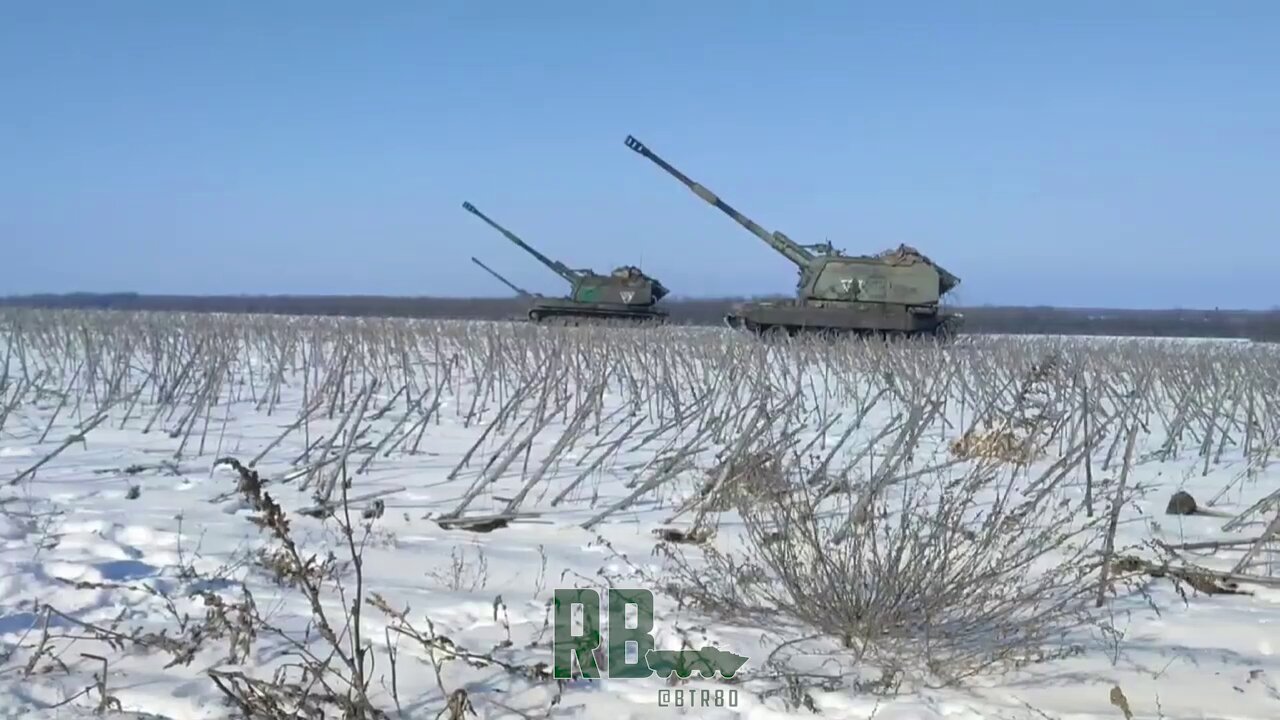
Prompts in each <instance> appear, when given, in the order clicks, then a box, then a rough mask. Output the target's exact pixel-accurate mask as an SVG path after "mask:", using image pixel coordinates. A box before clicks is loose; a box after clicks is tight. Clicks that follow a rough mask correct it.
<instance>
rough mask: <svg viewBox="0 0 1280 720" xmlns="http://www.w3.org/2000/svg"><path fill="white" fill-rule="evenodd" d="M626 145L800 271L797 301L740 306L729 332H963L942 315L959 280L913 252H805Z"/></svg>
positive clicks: (639, 147)
mask: <svg viewBox="0 0 1280 720" xmlns="http://www.w3.org/2000/svg"><path fill="white" fill-rule="evenodd" d="M626 144H627V147H628V148H630V149H631V150H633V151H635V152H637V153H639V154H640V155H643V156H645V157H646V158H648V159H649V160H651V161H652V162H653V163H654V164H655V165H657V166H658V167H660V168H662V169H663V170H666V171H667V172H668V173H670V174H671V175H672V176H674V177H675V178H676V179H677V180H679V181H680V182H681V183H683V184H684V185H685V186H686V187H688V188H689V189H690V190H692V191H693V194H695V195H697V196H698V197H700V198H702V199H703V200H705V201H706V202H707V203H709V204H711V205H713V206H715V207H716V208H717V209H719V210H720V211H721V212H723V213H724V214H726V215H728V216H729V217H731V218H733V219H734V220H736V221H737V222H738V224H739V225H742V226H743V227H745V228H746V229H747V230H749V231H750V232H751V233H752V234H753V235H755V236H756V237H758V238H760V239H761V240H763V241H765V243H767V244H768V245H769V247H771V248H773V249H774V250H776V251H777V252H778V253H779V254H781V255H782V256H783V257H785V258H786V259H788V260H790V261H791V262H792V264H794V265H795V266H796V268H797V269H798V270H799V274H800V277H799V280H798V282H797V283H796V297H795V299H794V300H788V301H783V302H747V303H742V304H739V305H737V306H735V307H734V308H733V310H731V311H730V312H729V314H728V315H726V316H725V322H726V324H728V325H729V326H730V327H734V328H743V329H746V330H751V331H754V332H757V333H761V334H763V333H766V332H771V331H782V332H786V333H788V334H794V333H796V332H799V331H845V332H852V333H858V334H882V335H894V336H935V337H945V336H949V335H950V334H952V333H953V332H955V331H956V330H957V329H958V326H959V320H960V316H959V315H957V314H952V313H947V312H944V311H943V310H942V308H941V304H940V301H941V299H942V296H943V295H945V294H946V293H948V292H950V291H951V290H952V289H953V288H954V287H955V286H957V285H959V284H960V278H958V277H956V276H955V275H952V274H951V273H949V272H947V271H946V270H945V269H943V268H942V267H941V266H939V265H937V264H936V263H934V262H933V261H932V260H930V259H929V258H927V257H925V256H924V255H923V254H921V253H920V252H919V251H918V250H916V249H915V248H912V247H910V246H907V245H900V246H898V247H897V248H896V249H893V250H887V251H885V252H882V253H880V254H878V255H861V256H852V255H846V254H844V253H843V252H840V251H837V250H835V249H834V248H832V247H831V246H830V244H827V245H826V246H825V247H821V248H820V247H819V246H812V245H801V244H800V243H797V242H795V241H794V240H792V239H791V238H789V237H787V236H786V235H784V234H782V233H780V232H770V231H768V230H765V229H764V228H763V227H761V226H760V225H758V224H756V223H755V222H754V221H753V220H751V219H750V218H748V217H747V216H745V215H743V214H742V213H740V212H738V211H737V210H735V209H734V208H733V207H732V206H730V205H729V204H728V203H726V202H724V201H723V200H721V199H720V198H719V197H717V196H716V195H715V193H713V192H711V191H710V190H708V189H706V188H705V187H703V186H702V185H699V184H698V183H696V182H694V181H693V180H691V179H689V177H688V176H686V175H685V174H684V173H682V172H680V171H679V170H677V169H675V168H674V167H672V166H671V165H670V164H669V163H668V162H667V161H665V160H663V159H662V158H660V157H658V155H657V154H655V153H654V152H653V151H651V150H650V149H649V148H647V147H645V145H644V143H642V142H640V141H639V140H637V139H635V138H634V137H631V136H628V137H627V141H626Z"/></svg>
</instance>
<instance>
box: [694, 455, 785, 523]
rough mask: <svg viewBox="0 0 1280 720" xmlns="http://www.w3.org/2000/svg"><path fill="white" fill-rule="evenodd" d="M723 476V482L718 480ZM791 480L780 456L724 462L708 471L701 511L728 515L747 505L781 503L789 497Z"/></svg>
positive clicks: (758, 456) (749, 456)
mask: <svg viewBox="0 0 1280 720" xmlns="http://www.w3.org/2000/svg"><path fill="white" fill-rule="evenodd" d="M721 477H723V478H724V479H723V480H720V481H717V479H718V478H721ZM788 482H789V480H788V477H787V473H786V471H785V468H784V467H783V460H782V458H781V457H780V456H779V455H778V454H777V453H767V452H756V453H750V454H748V455H746V456H744V457H729V458H725V459H723V460H721V461H720V462H719V463H717V464H716V465H715V466H713V467H712V468H711V469H710V470H709V471H708V472H707V483H706V484H705V485H703V487H702V490H701V492H700V498H699V503H698V509H699V510H701V511H703V512H724V511H726V510H732V509H736V508H739V507H741V506H743V505H746V506H755V505H759V504H762V503H765V504H767V503H771V502H777V501H779V500H781V499H783V498H785V497H786V496H787V495H788V494H789V485H788Z"/></svg>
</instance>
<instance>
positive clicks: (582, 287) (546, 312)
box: [462, 202, 668, 322]
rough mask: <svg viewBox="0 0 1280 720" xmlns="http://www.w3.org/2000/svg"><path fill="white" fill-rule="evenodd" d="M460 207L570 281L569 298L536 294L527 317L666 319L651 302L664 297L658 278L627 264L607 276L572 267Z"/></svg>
mask: <svg viewBox="0 0 1280 720" xmlns="http://www.w3.org/2000/svg"><path fill="white" fill-rule="evenodd" d="M462 207H463V209H465V210H466V211H467V212H469V213H471V214H472V215H475V216H476V217H478V218H480V219H481V220H483V221H485V223H486V224H488V225H489V226H490V227H492V228H493V229H495V230H497V231H498V232H500V233H502V235H503V236H504V237H506V238H507V239H508V240H510V241H511V242H512V243H513V244H515V245H516V246H517V247H519V248H520V249H522V250H524V251H525V252H527V253H529V254H530V255H532V256H533V257H534V258H535V259H537V260H538V262H540V263H542V264H543V265H545V266H547V267H548V268H550V269H551V271H552V272H554V273H555V274H557V275H559V276H560V277H561V278H562V279H563V280H565V281H566V282H568V283H569V286H570V295H569V297H566V298H542V297H541V296H539V297H538V299H537V302H535V303H534V305H533V307H531V308H530V310H529V319H530V320H533V321H535V322H538V321H542V320H558V321H570V322H576V321H583V320H627V321H644V320H654V321H658V322H664V321H665V320H666V317H667V313H666V312H665V311H663V310H660V309H658V308H655V307H654V304H655V303H657V302H658V301H659V300H661V299H662V298H663V297H665V296H666V295H667V293H668V290H667V288H666V287H665V286H664V285H663V284H662V283H661V282H659V281H658V280H657V279H655V278H652V277H649V276H648V275H646V274H644V272H642V271H641V270H640V268H637V267H633V266H630V265H626V266H623V267H619V268H616V269H615V270H614V271H613V272H612V273H610V274H609V275H600V274H598V273H596V272H594V271H592V270H589V269H586V270H584V269H575V268H571V267H569V266H568V265H565V264H564V263H562V262H559V261H557V260H552V259H551V258H549V257H547V256H546V255H543V254H542V253H540V252H538V251H537V250H535V249H534V248H533V247H532V246H530V245H529V244H528V243H526V242H525V241H524V240H522V239H520V238H519V237H518V236H517V235H516V234H515V233H513V232H511V231H510V230H507V229H506V228H504V227H502V226H501V225H499V224H498V223H496V222H494V221H493V220H491V219H490V218H489V217H488V216H487V215H485V214H484V213H482V212H480V211H479V210H478V209H476V206H475V205H472V204H471V203H469V202H464V203H462ZM482 267H483V266H482ZM495 275H496V273H495ZM499 279H501V277H499ZM504 282H505V281H504Z"/></svg>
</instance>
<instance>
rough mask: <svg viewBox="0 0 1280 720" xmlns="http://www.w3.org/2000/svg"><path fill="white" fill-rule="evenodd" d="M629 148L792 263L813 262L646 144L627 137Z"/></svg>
mask: <svg viewBox="0 0 1280 720" xmlns="http://www.w3.org/2000/svg"><path fill="white" fill-rule="evenodd" d="M627 147H629V148H631V149H632V150H634V151H635V152H637V153H639V154H641V155H643V156H645V157H647V158H649V159H650V160H652V161H653V164H655V165H657V166H658V167H660V168H662V169H663V170H666V171H667V172H668V173H671V175H673V176H675V179H677V180H679V181H680V182H682V183H684V184H685V186H686V187H688V188H689V189H690V190H692V191H693V194H694V195H697V196H698V197H700V198H702V199H703V200H706V201H707V202H708V203H710V204H712V205H714V206H716V207H717V208H718V209H719V210H720V212H722V213H724V214H725V215H728V216H729V217H731V218H733V219H734V220H737V221H738V224H739V225H742V226H743V227H744V228H746V229H748V230H750V231H751V233H752V234H753V235H755V236H756V237H758V238H760V239H761V240H763V241H765V242H766V243H769V247H771V248H773V249H774V250H777V251H778V252H779V253H781V254H782V255H783V256H784V257H786V258H787V259H788V260H790V261H791V262H793V263H795V264H796V265H798V266H800V267H803V266H805V265H806V264H808V262H809V261H810V260H813V258H814V255H813V253H811V252H809V251H808V250H806V249H805V248H804V247H803V246H801V245H800V244H798V243H796V242H795V241H794V240H792V239H791V238H789V237H787V236H786V235H783V234H782V233H780V232H769V231H768V230H765V229H764V228H762V227H760V226H759V225H757V224H756V223H755V221H753V220H752V219H751V218H749V217H747V216H746V215H743V214H742V213H740V212H738V211H737V210H735V209H734V208H733V206H732V205H730V204H729V203H727V202H725V201H723V200H721V199H720V198H718V197H716V194H715V193H713V192H711V191H710V190H708V189H706V188H705V187H703V186H701V185H699V184H698V183H696V182H694V181H693V180H690V179H689V177H688V176H687V175H685V174H684V173H682V172H680V171H679V170H677V169H675V168H674V167H672V166H671V164H670V163H668V162H667V161H666V160H663V159H662V158H660V157H658V155H657V154H656V153H654V152H653V151H652V150H650V149H649V148H647V147H645V144H644V143H642V142H640V141H639V140H637V139H635V138H634V137H632V136H630V135H628V136H627Z"/></svg>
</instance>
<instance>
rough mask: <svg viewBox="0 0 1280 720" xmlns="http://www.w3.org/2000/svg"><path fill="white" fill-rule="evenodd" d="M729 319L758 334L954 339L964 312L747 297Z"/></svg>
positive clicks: (887, 305) (737, 326) (876, 304)
mask: <svg viewBox="0 0 1280 720" xmlns="http://www.w3.org/2000/svg"><path fill="white" fill-rule="evenodd" d="M724 321H725V324H726V325H728V326H729V327H731V328H734V329H736V330H745V331H748V332H752V333H755V334H757V335H774V334H785V335H798V334H801V333H806V334H808V333H815V334H832V335H854V336H881V337H886V338H933V339H939V340H949V339H951V338H952V337H954V336H955V335H956V334H957V333H958V332H959V330H960V323H961V316H960V315H956V314H952V313H944V312H940V311H939V310H938V309H937V308H934V307H918V306H910V305H898V304H892V303H848V304H843V303H842V304H834V303H833V304H826V305H814V304H807V303H802V302H795V301H791V302H751V303H742V304H740V305H736V306H734V308H733V309H732V310H731V311H730V312H729V313H728V314H727V315H725V318H724Z"/></svg>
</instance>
